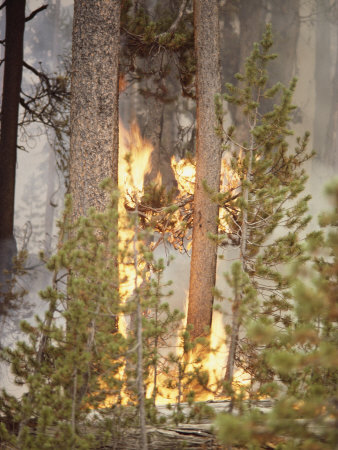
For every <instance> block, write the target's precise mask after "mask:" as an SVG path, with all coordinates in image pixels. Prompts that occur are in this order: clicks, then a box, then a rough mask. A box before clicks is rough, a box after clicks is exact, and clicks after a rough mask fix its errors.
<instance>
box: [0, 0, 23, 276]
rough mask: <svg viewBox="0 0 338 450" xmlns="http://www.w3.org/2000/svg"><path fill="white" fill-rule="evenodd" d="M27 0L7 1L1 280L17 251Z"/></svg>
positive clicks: (0, 155) (0, 149) (0, 200)
mask: <svg viewBox="0 0 338 450" xmlns="http://www.w3.org/2000/svg"><path fill="white" fill-rule="evenodd" d="M25 6H26V1H25V0H11V1H9V2H7V4H6V36H5V39H6V49H5V69H4V82H3V95H2V106H1V137H0V158H1V161H0V192H1V195H0V214H1V220H0V283H3V282H6V279H8V276H6V275H4V274H3V271H4V270H6V269H7V270H9V269H10V268H11V267H12V260H13V257H14V256H15V254H16V242H15V238H14V234H13V227H14V198H15V171H16V147H17V130H18V113H19V101H20V88H21V79H22V64H23V39H24V29H25Z"/></svg>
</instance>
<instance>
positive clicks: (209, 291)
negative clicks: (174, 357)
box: [187, 0, 221, 337]
mask: <svg viewBox="0 0 338 450" xmlns="http://www.w3.org/2000/svg"><path fill="white" fill-rule="evenodd" d="M194 22H195V48H196V59H197V77H196V98H197V147H196V183H195V194H194V216H193V223H194V228H193V236H192V239H193V240H192V255H191V269H190V286H189V305H188V319H187V323H188V325H189V324H190V325H193V330H192V337H197V336H201V335H205V334H206V329H207V328H208V327H210V326H211V320H212V307H213V300H214V296H213V287H214V285H215V278H216V261H217V244H216V242H215V241H213V240H210V239H209V237H208V234H209V233H211V234H214V235H215V234H217V218H218V206H217V205H216V204H215V203H212V201H211V199H210V197H209V195H208V194H207V193H206V191H205V189H204V187H203V182H206V184H207V185H208V187H209V188H211V189H213V190H215V191H218V190H219V184H220V167H221V142H220V138H219V136H218V135H217V133H216V128H217V125H218V124H217V117H216V113H215V95H216V94H217V93H219V92H220V90H221V82H220V69H219V27H218V2H217V0H195V2H194Z"/></svg>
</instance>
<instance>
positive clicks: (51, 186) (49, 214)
mask: <svg viewBox="0 0 338 450" xmlns="http://www.w3.org/2000/svg"><path fill="white" fill-rule="evenodd" d="M59 27H60V0H56V1H55V15H54V24H53V46H52V61H51V63H52V70H54V71H55V70H57V58H58V54H59V51H60V50H59V40H58V30H59ZM45 149H46V150H47V152H48V181H47V196H46V210H45V252H46V254H47V255H48V254H50V251H51V246H52V240H53V228H54V212H55V205H54V204H53V201H52V200H53V196H54V194H55V179H56V173H57V165H56V159H55V153H54V148H52V146H51V145H50V144H49V142H46V144H45Z"/></svg>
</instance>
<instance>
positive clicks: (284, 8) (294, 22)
mask: <svg viewBox="0 0 338 450" xmlns="http://www.w3.org/2000/svg"><path fill="white" fill-rule="evenodd" d="M271 14H272V18H271V24H272V33H273V38H274V46H273V51H274V52H275V53H277V55H278V58H277V59H275V60H274V61H272V62H271V65H270V69H269V72H270V80H271V84H274V83H277V81H280V82H282V83H284V84H286V85H288V84H289V83H290V81H291V78H292V77H293V76H294V74H295V69H296V59H297V43H298V37H299V29H300V17H299V0H284V1H283V2H281V1H280V0H271Z"/></svg>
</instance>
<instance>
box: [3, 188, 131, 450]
mask: <svg viewBox="0 0 338 450" xmlns="http://www.w3.org/2000/svg"><path fill="white" fill-rule="evenodd" d="M115 204H116V198H115V197H114V196H112V198H111V205H110V206H109V207H107V208H106V210H105V211H104V212H102V213H100V212H96V211H95V210H94V209H90V210H89V211H88V216H87V217H82V218H80V219H79V220H77V221H76V222H74V221H73V220H72V218H71V216H72V212H71V205H70V202H69V200H68V201H67V209H66V212H65V219H64V221H63V223H62V224H61V233H62V234H63V235H67V236H68V239H67V240H66V241H65V242H62V244H61V245H60V248H59V251H58V252H57V254H56V255H54V256H53V257H52V258H51V259H50V260H49V262H48V267H49V268H50V269H51V270H52V271H53V273H54V277H53V285H52V286H51V287H49V288H47V289H46V290H45V291H43V292H41V294H40V295H41V297H42V299H44V300H45V301H46V302H47V303H48V309H47V312H46V315H45V318H44V319H41V318H39V317H37V318H36V320H37V323H36V324H35V325H32V324H30V323H27V322H23V323H22V329H23V331H24V332H25V334H26V336H27V338H28V339H26V340H25V341H22V342H18V343H17V345H16V347H15V348H8V349H6V350H5V352H4V355H3V357H4V358H5V360H7V361H9V362H11V366H12V371H13V373H14V375H15V380H16V382H17V383H18V384H19V385H22V384H25V386H26V388H27V393H26V394H25V395H24V396H23V397H22V399H17V398H15V397H12V396H10V395H8V394H6V393H3V394H2V396H1V400H0V405H1V406H0V409H1V411H2V413H5V416H6V417H7V421H8V422H9V425H10V426H9V428H8V431H7V432H6V430H5V428H4V426H3V427H2V430H1V433H2V436H1V438H2V439H5V438H6V439H7V440H9V441H12V442H14V443H15V444H16V445H18V446H19V447H20V448H41V449H44V448H51V447H53V446H54V448H55V447H58V448H74V447H75V448H88V445H89V443H90V442H93V438H92V436H91V435H88V436H83V435H81V432H80V431H79V428H78V426H79V423H83V422H84V421H85V418H86V415H87V414H88V412H89V410H90V408H97V407H98V406H99V405H100V404H101V403H102V402H103V401H105V399H106V397H107V396H112V397H115V398H116V402H117V403H118V402H119V393H120V390H121V380H120V377H119V370H120V367H121V366H122V365H123V354H124V351H125V350H124V349H125V338H124V337H123V336H122V335H121V334H119V333H117V332H116V333H112V332H111V330H112V329H114V324H115V320H116V315H117V314H118V313H119V311H120V310H119V293H118V290H117V289H116V283H115V281H114V280H116V271H117V267H116V264H115V259H114V257H113V256H114V255H116V254H117V253H118V249H117V242H116V234H117V230H116V229H115V228H114V224H117V220H116V215H117V212H116V208H115V207H114V205H115ZM66 280H67V289H65V281H66ZM48 427H53V428H54V429H55V435H50V434H48ZM32 429H33V430H34V433H32V432H31V431H32ZM6 436H7V437H6Z"/></svg>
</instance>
